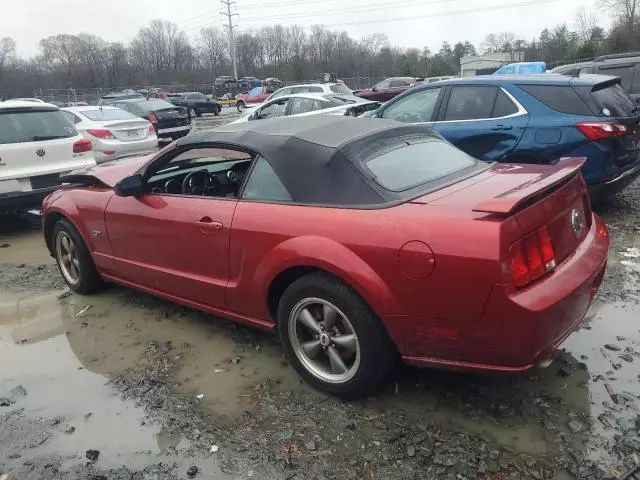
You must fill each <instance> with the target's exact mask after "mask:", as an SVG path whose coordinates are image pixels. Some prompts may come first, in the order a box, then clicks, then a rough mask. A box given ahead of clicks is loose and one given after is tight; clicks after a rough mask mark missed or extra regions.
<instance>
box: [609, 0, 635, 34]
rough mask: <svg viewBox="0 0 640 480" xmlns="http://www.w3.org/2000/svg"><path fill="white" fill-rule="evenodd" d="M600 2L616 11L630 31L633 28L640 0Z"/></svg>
mask: <svg viewBox="0 0 640 480" xmlns="http://www.w3.org/2000/svg"><path fill="white" fill-rule="evenodd" d="M600 2H601V4H602V5H603V6H604V7H605V8H607V9H609V10H611V11H612V12H614V13H615V14H616V15H617V16H618V17H619V18H620V20H621V21H622V23H623V24H625V25H626V26H627V27H628V28H629V31H631V30H633V27H634V26H635V24H636V21H637V18H636V15H637V12H638V7H639V6H640V0H600Z"/></svg>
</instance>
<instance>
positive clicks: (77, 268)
mask: <svg viewBox="0 0 640 480" xmlns="http://www.w3.org/2000/svg"><path fill="white" fill-rule="evenodd" d="M71 262H72V263H73V266H74V267H75V268H76V270H78V271H79V270H80V260H79V259H78V258H77V257H71Z"/></svg>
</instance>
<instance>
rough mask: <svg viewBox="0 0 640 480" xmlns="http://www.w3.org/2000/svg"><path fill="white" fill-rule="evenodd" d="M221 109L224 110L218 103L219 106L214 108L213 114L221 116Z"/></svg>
mask: <svg viewBox="0 0 640 480" xmlns="http://www.w3.org/2000/svg"><path fill="white" fill-rule="evenodd" d="M221 111H222V107H221V106H220V105H218V106H217V107H216V108H215V109H214V111H213V114H214V115H215V116H216V117H217V116H219V115H220V112H221Z"/></svg>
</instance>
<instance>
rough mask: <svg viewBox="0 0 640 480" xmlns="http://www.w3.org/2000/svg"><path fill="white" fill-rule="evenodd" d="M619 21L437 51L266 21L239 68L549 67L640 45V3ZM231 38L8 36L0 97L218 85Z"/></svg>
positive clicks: (508, 35) (153, 33)
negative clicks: (508, 62) (20, 47)
mask: <svg viewBox="0 0 640 480" xmlns="http://www.w3.org/2000/svg"><path fill="white" fill-rule="evenodd" d="M601 2H602V6H603V8H606V11H607V12H608V14H609V15H612V16H613V18H614V23H613V26H612V28H611V29H610V30H609V31H605V30H604V29H603V28H602V27H600V26H599V25H598V22H597V19H596V17H595V16H594V15H590V14H588V13H586V11H580V12H579V13H578V15H577V18H576V21H575V22H574V23H575V25H576V27H575V28H573V29H571V28H569V27H568V26H567V25H566V24H562V25H558V26H556V27H554V28H550V29H545V30H543V31H542V32H541V33H540V35H539V36H538V37H537V38H534V39H529V40H528V39H523V38H521V37H519V36H518V35H517V34H515V33H512V32H503V33H498V34H489V35H487V37H486V39H485V41H484V42H483V43H482V44H481V45H479V46H475V45H473V44H472V43H470V42H468V41H460V42H457V43H455V44H453V45H451V44H450V43H447V42H443V43H442V45H441V47H440V49H439V50H438V51H435V52H432V51H431V50H429V49H428V48H426V47H425V48H422V49H418V48H400V47H397V46H393V45H391V43H390V42H389V39H388V38H387V36H386V35H384V34H382V33H376V34H373V35H369V36H366V37H364V38H362V39H360V40H356V39H354V38H352V37H351V36H350V35H349V34H348V33H347V32H346V31H335V30H329V29H327V28H324V27H323V26H320V25H317V26H313V27H311V29H310V31H308V32H307V31H305V29H304V28H303V27H301V26H299V25H293V26H282V25H273V26H265V27H262V28H260V29H257V30H253V31H249V32H243V33H240V34H238V35H237V36H236V52H237V60H238V73H239V74H240V76H256V77H259V78H265V77H278V78H281V79H282V80H285V81H295V80H308V79H315V78H319V77H320V75H321V74H322V72H335V73H337V74H338V76H339V77H342V78H349V77H385V76H392V75H406V76H417V77H430V76H442V75H455V74H457V73H458V72H459V69H460V67H459V62H460V58H462V57H463V56H467V55H476V54H478V53H496V52H507V53H515V52H522V53H523V55H524V60H526V61H534V60H542V61H545V62H547V65H548V66H549V67H553V66H555V65H558V64H562V63H570V62H574V61H578V60H583V59H589V58H593V57H596V56H598V55H601V54H605V53H616V52H624V51H631V50H640V28H638V27H639V25H640V22H639V21H638V20H639V19H638V12H637V9H636V7H637V4H638V3H640V0H601ZM229 52H230V48H229V42H228V37H227V35H226V33H225V32H223V31H222V29H220V28H217V27H207V28H203V29H201V30H200V32H199V34H198V36H197V38H196V39H195V40H190V39H189V38H188V37H187V35H186V34H185V33H184V32H183V31H182V30H180V28H179V27H178V25H176V24H175V23H173V22H169V21H164V20H153V21H152V22H150V23H149V25H147V26H146V27H143V28H141V29H140V30H139V32H138V34H137V35H136V36H135V37H134V38H133V39H132V40H131V41H130V43H128V44H124V43H122V42H108V41H106V40H104V39H102V38H100V37H98V36H96V35H93V34H90V33H80V34H77V35H70V34H60V35H55V36H51V37H47V38H44V39H42V40H41V41H40V52H39V54H37V55H35V56H33V57H31V58H20V57H19V56H18V55H17V54H16V44H15V42H14V41H13V39H11V38H10V37H5V38H1V39H0V96H5V97H18V96H31V95H32V94H33V92H34V90H37V89H40V88H46V89H66V88H76V89H81V88H104V89H114V90H115V89H119V88H122V87H130V86H136V87H138V86H145V85H146V86H153V85H172V84H174V85H179V84H185V85H195V84H212V83H213V81H214V79H215V78H216V77H217V76H219V75H230V74H231V73H230V72H231V71H232V68H231V59H230V56H229Z"/></svg>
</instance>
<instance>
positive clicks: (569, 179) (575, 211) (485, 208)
mask: <svg viewBox="0 0 640 480" xmlns="http://www.w3.org/2000/svg"><path fill="white" fill-rule="evenodd" d="M584 161H585V159H584V158H567V159H561V160H560V161H559V162H558V163H557V164H556V165H517V164H499V165H496V166H494V167H492V168H491V169H489V170H487V171H485V172H483V173H481V174H480V175H477V176H475V177H473V178H470V179H468V180H466V181H463V182H460V183H457V184H455V185H452V186H450V187H447V188H445V189H442V190H440V191H438V192H435V193H433V194H429V195H426V196H424V197H421V198H418V199H416V200H413V201H412V203H423V204H428V205H432V206H436V207H446V208H461V209H467V210H471V211H472V212H475V213H476V214H477V215H478V217H477V218H478V219H482V218H488V219H501V218H503V219H506V218H512V219H515V221H516V223H517V225H518V227H519V228H517V229H505V232H504V234H505V235H507V236H506V237H504V238H503V239H502V240H503V243H504V245H503V247H504V248H508V247H509V245H510V244H511V243H512V242H515V241H517V240H519V239H521V238H522V237H525V236H527V235H530V234H532V233H534V232H536V231H537V230H538V229H540V228H541V227H546V228H547V230H548V233H549V235H550V236H551V241H552V244H553V247H554V250H555V259H556V263H560V262H562V261H563V260H564V259H565V258H567V257H568V256H569V255H570V254H571V253H572V252H573V251H574V250H575V249H576V247H577V246H578V244H579V243H580V242H581V241H582V240H583V239H584V237H585V236H586V233H587V231H588V229H589V227H590V226H591V207H590V204H589V199H588V195H587V191H586V186H585V183H584V180H583V179H582V177H581V175H580V167H581V166H582V164H583V163H584ZM482 214H487V215H488V217H483V215H482ZM506 232H509V233H508V234H507V233H506Z"/></svg>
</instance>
